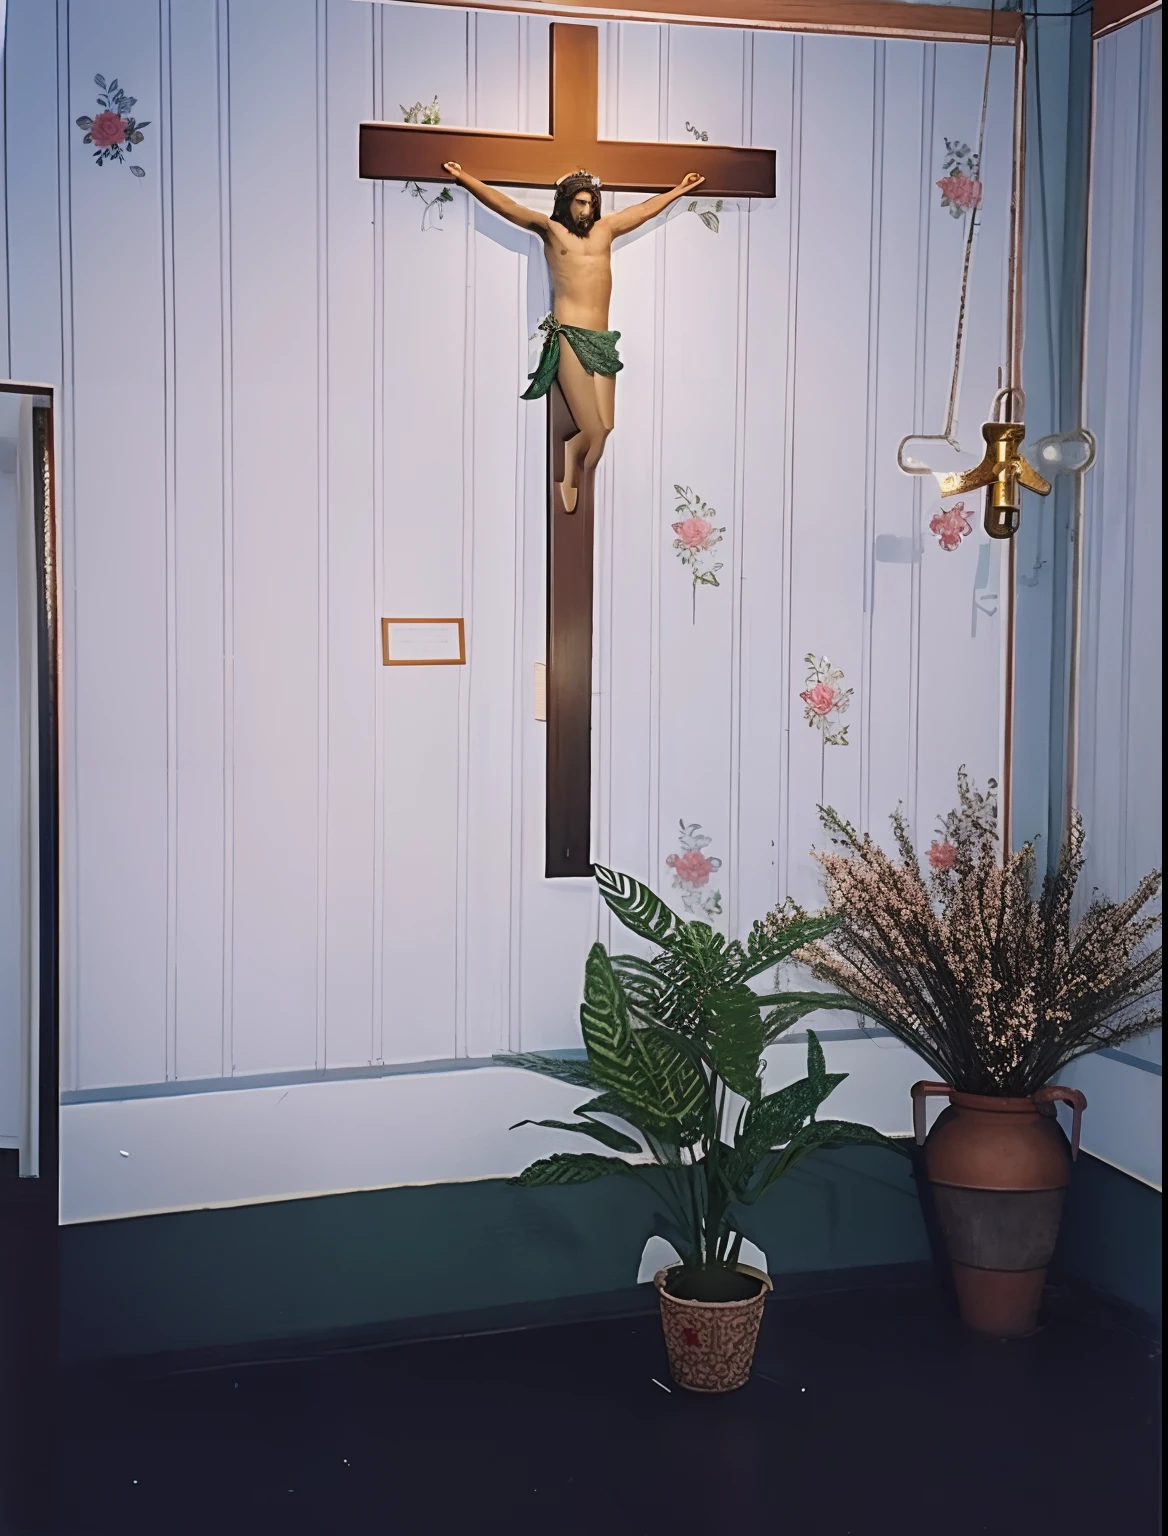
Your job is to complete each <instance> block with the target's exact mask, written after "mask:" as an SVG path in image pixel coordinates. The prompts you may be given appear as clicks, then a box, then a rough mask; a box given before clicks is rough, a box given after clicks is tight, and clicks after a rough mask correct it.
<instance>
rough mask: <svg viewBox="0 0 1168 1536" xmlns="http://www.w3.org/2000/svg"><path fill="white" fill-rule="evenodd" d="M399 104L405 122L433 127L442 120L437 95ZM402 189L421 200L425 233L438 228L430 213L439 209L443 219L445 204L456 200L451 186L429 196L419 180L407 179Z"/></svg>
mask: <svg viewBox="0 0 1168 1536" xmlns="http://www.w3.org/2000/svg"><path fill="white" fill-rule="evenodd" d="M398 106H399V109H400V111H401V115H402V122H403V123H420V124H422V125H423V126H424V127H426V128H433V126H434V125H435V123H440V122H441V121H442V110H441V108H440V107H439V105H438V98H437V96H435V97H434V100H433V101H429V102H422V101H415V102H414V104H413V106H412V107H403V106H401V103H400V102H399V103H398ZM402 191H403V192H408V193H409V194H410V196H411V197H416V198H418V199H419V201H420V202H421V204H422V230H423V233H424V232H425V231H426V230H427V229H434V228H436V226H435V225H434V223H433V222H432V221H431V217H430V215H431V214H432V213H434V211H435V210H437V214H438V218H439V220H441V218H442V215H443V213H444V212H445V211H446V207H445V205H446V204H447V203H452V202H453V201H454V196H453V194H452V193H451V190H450V188H449V187H443V188H442V189H441V191H439V192H435V193H434V194H433V196H429V195H428V194H427V192H426V189H425V187H423V186H422V184H421V182H418V181H407V182H406V183H405V185H404V186H403V187H402ZM438 232H439V234H441V233H442V231H441V230H439V231H438Z"/></svg>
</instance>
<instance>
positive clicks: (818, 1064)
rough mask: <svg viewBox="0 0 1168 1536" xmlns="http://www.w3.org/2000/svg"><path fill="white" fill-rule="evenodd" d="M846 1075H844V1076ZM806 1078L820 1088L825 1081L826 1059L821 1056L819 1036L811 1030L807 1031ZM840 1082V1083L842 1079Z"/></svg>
mask: <svg viewBox="0 0 1168 1536" xmlns="http://www.w3.org/2000/svg"><path fill="white" fill-rule="evenodd" d="M846 1075H847V1074H846V1073H845V1074H844V1076H846ZM807 1076H808V1077H809V1078H810V1079H811V1081H812V1082H813V1083H816V1084H818V1085H819V1086H820V1087H822V1086H823V1084H824V1083H825V1082H826V1081H827V1057H826V1056H825V1055H824V1054H823V1047H822V1046H821V1045H820V1043H819V1036H818V1035H817V1034H816V1033H815V1031H814V1030H813V1029H809V1030H808V1031H807ZM840 1081H841V1082H842V1081H843V1078H841V1079H840ZM830 1092H831V1089H830V1088H829V1089H828V1090H827V1093H830ZM827 1093H825V1094H824V1096H823V1097H824V1098H826V1097H827ZM820 1102H822V1100H821V1101H820Z"/></svg>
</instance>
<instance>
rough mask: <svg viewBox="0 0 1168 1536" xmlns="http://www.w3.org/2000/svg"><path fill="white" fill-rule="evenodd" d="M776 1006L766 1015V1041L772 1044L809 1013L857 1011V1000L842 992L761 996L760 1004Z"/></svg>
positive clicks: (780, 993) (776, 993)
mask: <svg viewBox="0 0 1168 1536" xmlns="http://www.w3.org/2000/svg"><path fill="white" fill-rule="evenodd" d="M772 1003H773V1004H774V1007H773V1009H772V1011H771V1012H770V1013H768V1014H767V1016H766V1020H765V1023H766V1043H767V1045H770V1044H771V1043H772V1042H773V1041H775V1040H777V1039H778V1038H779V1036H780V1035H782V1034H785V1033H786V1031H787V1030H788V1029H790V1028H791V1026H792V1025H793V1024H798V1022H799V1020H800V1019H804V1018H806V1017H807V1015H808V1014H809V1013H817V1012H818V1011H819V1009H821V1008H829V1009H830V1008H836V1009H846V1010H847V1011H848V1012H849V1013H855V1011H856V1004H855V1000H854V999H853V998H850V997H845V996H844V995H843V993H842V992H772V993H768V994H764V995H763V996H761V997H760V998H759V1004H760V1005H761V1006H762V1007H763V1008H767V1007H770V1005H771V1004H772Z"/></svg>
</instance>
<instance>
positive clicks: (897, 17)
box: [403, 0, 1122, 43]
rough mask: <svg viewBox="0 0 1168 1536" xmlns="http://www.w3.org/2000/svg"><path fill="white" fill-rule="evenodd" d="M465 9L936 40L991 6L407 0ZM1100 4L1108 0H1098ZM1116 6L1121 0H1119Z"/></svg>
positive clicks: (1006, 23) (1013, 32)
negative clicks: (981, 7)
mask: <svg viewBox="0 0 1168 1536" xmlns="http://www.w3.org/2000/svg"><path fill="white" fill-rule="evenodd" d="M403 3H405V4H426V5H450V6H454V7H455V8H456V9H458V10H474V11H519V12H526V13H528V14H532V13H534V14H537V15H552V16H564V17H575V18H577V19H578V20H584V19H588V20H590V21H592V20H606V19H607V20H616V21H646V22H678V23H681V24H682V25H685V26H705V27H748V28H754V29H758V30H760V31H772V32H826V33H841V34H843V35H845V36H848V35H851V36H861V37H905V38H917V39H925V40H927V41H932V42H966V43H979V42H980V43H984V42H985V41H986V39H987V38H988V37H989V34H990V15H991V13H990V11H989V10H988V9H987V10H983V9H980V8H975V7H974V6H967V5H915V4H910V3H908V0H722V3H721V4H718V3H717V0H619V3H618V4H612V3H610V0H565V3H564V4H559V3H557V0H472V3H471V0H403ZM1098 3H1099V4H1102V3H1104V0H1098ZM1112 3H1113V4H1119V3H1122V0H1112ZM1022 27H1023V21H1022V17H1021V15H1020V14H1019V13H1018V12H1017V11H997V12H996V13H995V14H994V16H993V30H994V39H995V41H1000V42H1002V43H1016V42H1017V41H1018V39H1019V37H1020V36H1021V34H1022Z"/></svg>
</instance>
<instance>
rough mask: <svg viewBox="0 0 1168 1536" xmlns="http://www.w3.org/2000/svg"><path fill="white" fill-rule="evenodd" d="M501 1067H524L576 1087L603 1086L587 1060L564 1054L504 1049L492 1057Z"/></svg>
mask: <svg viewBox="0 0 1168 1536" xmlns="http://www.w3.org/2000/svg"><path fill="white" fill-rule="evenodd" d="M491 1059H492V1060H493V1061H496V1062H498V1064H499V1066H501V1067H522V1068H523V1070H524V1071H525V1072H538V1073H540V1074H541V1076H543V1077H555V1078H558V1079H559V1081H560V1082H561V1083H571V1084H572V1085H573V1087H576V1088H592V1089H597V1088H599V1087H600V1086H601V1084H600V1081H599V1079H598V1078H597V1076H596V1073H595V1071H594V1070H593V1068H592V1067H591V1065H590V1064H589V1063H588V1062H586V1061H575V1060H570V1059H568V1058H566V1057H563V1056H544V1055H542V1054H539V1053H537V1052H535V1051H510V1052H507V1051H502V1052H499V1053H498V1054H497V1055H495V1056H493V1057H492V1058H491Z"/></svg>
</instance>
